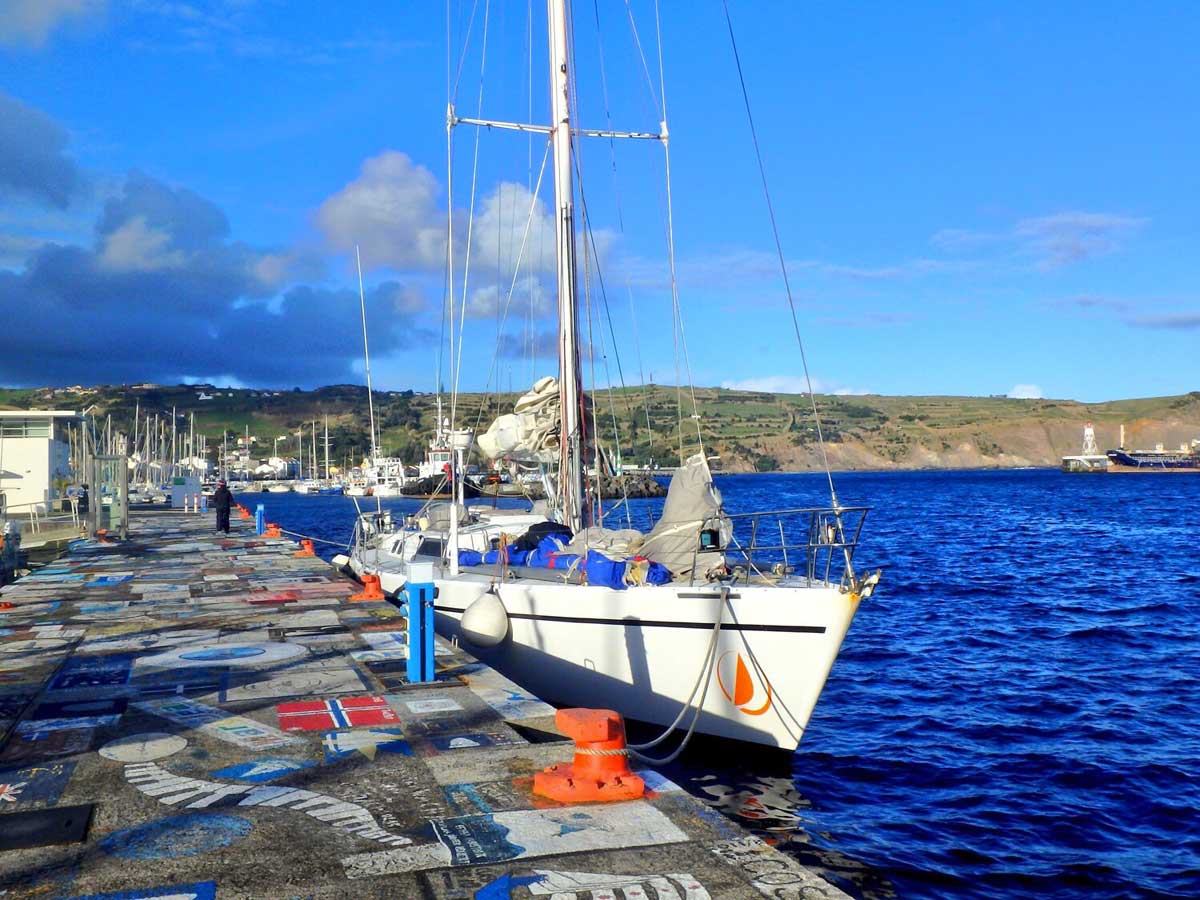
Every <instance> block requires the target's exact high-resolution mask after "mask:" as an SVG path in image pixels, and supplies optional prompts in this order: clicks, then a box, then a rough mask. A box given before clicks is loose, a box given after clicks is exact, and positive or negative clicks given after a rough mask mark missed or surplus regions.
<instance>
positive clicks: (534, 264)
mask: <svg viewBox="0 0 1200 900" xmlns="http://www.w3.org/2000/svg"><path fill="white" fill-rule="evenodd" d="M455 215H456V216H458V215H459V214H458V213H455ZM443 220H444V215H443ZM458 225H459V226H460V227H459V228H456V229H455V235H454V252H455V255H456V256H457V255H459V254H462V253H465V252H466V248H467V245H466V221H465V218H464V219H463V221H460V222H459V223H458ZM526 227H528V235H526ZM522 240H524V244H525V250H524V253H523V254H522V252H521V243H522ZM580 240H581V241H582V236H581V237H580ZM554 246H555V237H554V221H553V220H552V219H551V218H550V209H549V207H548V206H547V205H546V204H545V202H543V201H542V200H540V199H538V200H534V197H533V194H532V192H530V191H529V189H528V188H526V187H525V185H523V184H516V183H514V182H511V181H502V182H501V183H500V184H499V185H498V186H497V188H496V189H495V190H494V191H492V193H491V194H489V195H488V196H486V197H485V198H484V199H483V203H482V204H481V205H480V208H479V211H478V212H477V213H476V214H475V223H474V225H473V226H472V228H471V260H472V262H471V265H472V266H473V267H474V266H477V267H481V268H484V269H488V270H491V271H496V270H497V267H498V271H499V273H500V275H501V277H502V278H504V280H505V281H506V282H509V281H511V279H512V275H513V269H514V268H515V267H516V265H517V261H518V260H520V262H521V269H522V271H528V270H529V269H530V268H533V269H534V270H535V271H538V272H552V271H554V265H555V264H554ZM580 257H581V259H582V248H581V253H580Z"/></svg>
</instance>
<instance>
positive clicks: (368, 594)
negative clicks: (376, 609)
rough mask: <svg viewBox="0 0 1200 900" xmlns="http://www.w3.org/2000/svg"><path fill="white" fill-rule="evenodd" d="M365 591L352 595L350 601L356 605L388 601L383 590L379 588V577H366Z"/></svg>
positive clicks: (363, 578) (364, 580) (364, 577)
mask: <svg viewBox="0 0 1200 900" xmlns="http://www.w3.org/2000/svg"><path fill="white" fill-rule="evenodd" d="M362 584H363V589H362V590H361V591H360V592H359V593H357V594H351V595H350V599H351V600H352V601H353V602H355V603H368V602H370V601H372V600H386V599H387V597H386V596H384V593H383V590H382V589H381V588H380V587H379V576H378V575H364V576H363V577H362Z"/></svg>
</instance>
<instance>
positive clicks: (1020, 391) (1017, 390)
mask: <svg viewBox="0 0 1200 900" xmlns="http://www.w3.org/2000/svg"><path fill="white" fill-rule="evenodd" d="M1008 397H1009V399H1010V400H1041V399H1042V389H1041V388H1040V387H1038V386H1037V385H1036V384H1014V385H1013V386H1012V387H1011V388H1009V391H1008Z"/></svg>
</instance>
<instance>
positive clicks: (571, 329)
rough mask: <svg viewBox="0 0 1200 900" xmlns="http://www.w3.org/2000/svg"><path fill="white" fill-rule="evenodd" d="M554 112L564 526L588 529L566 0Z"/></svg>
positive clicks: (555, 53)
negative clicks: (584, 477)
mask: <svg viewBox="0 0 1200 900" xmlns="http://www.w3.org/2000/svg"><path fill="white" fill-rule="evenodd" d="M547 24H548V27H549V31H550V109H551V113H552V115H553V120H552V123H551V128H552V130H553V138H554V207H555V220H556V221H555V230H556V239H557V247H556V252H555V257H556V259H557V262H558V372H559V387H558V390H559V402H560V403H561V405H562V433H561V441H560V443H559V447H560V450H559V454H560V455H559V473H558V482H559V484H558V491H559V509H560V515H561V516H562V523H563V524H564V525H566V526H567V527H568V528H570V529H571V531H572V532H577V531H579V530H580V529H581V528H582V527H583V513H584V510H583V498H584V491H583V428H582V425H583V422H582V416H581V408H580V407H581V399H582V396H583V388H582V385H581V384H580V378H579V332H578V325H577V324H576V316H575V314H576V307H577V302H576V290H575V185H574V182H573V180H572V173H571V166H572V159H571V103H570V98H571V95H570V83H569V79H568V73H569V72H570V70H569V69H568V63H569V54H568V52H567V11H566V3H565V0H548V2H547Z"/></svg>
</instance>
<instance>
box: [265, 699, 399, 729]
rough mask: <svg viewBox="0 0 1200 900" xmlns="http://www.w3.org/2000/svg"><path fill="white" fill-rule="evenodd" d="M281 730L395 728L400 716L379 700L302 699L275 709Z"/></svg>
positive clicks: (384, 701) (281, 704) (386, 703)
mask: <svg viewBox="0 0 1200 900" xmlns="http://www.w3.org/2000/svg"><path fill="white" fill-rule="evenodd" d="M275 712H276V713H278V715H279V727H280V728H282V729H283V730H284V731H325V730H327V729H330V728H357V727H359V726H364V725H399V724H400V717H399V716H397V715H396V713H395V711H394V710H393V709H392V708H391V707H390V706H389V705H388V702H387V701H386V700H384V699H383V698H382V697H340V698H338V699H337V700H303V701H301V702H299V703H280V704H279V705H278V706H277V707H275Z"/></svg>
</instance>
